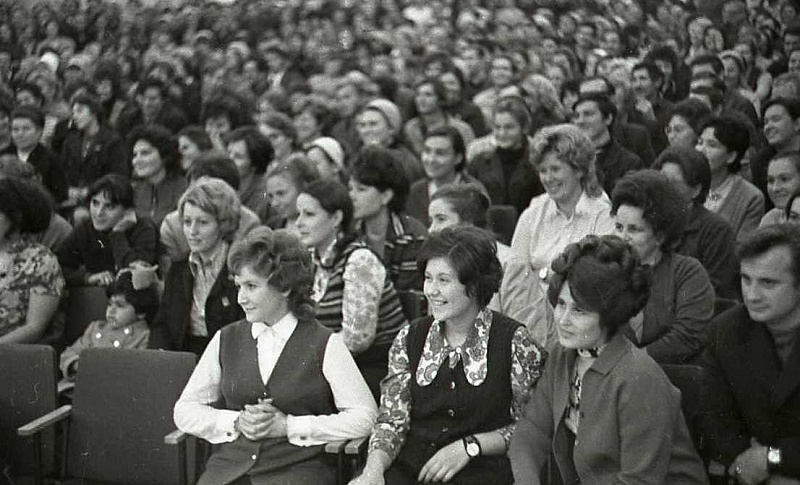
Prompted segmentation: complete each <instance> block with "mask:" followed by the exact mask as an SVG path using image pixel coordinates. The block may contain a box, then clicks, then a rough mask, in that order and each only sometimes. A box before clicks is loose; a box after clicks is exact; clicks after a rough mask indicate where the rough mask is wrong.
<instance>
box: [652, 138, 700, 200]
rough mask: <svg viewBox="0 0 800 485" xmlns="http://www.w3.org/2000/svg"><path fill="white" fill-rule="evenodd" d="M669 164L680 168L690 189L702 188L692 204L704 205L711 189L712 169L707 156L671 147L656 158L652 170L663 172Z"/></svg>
mask: <svg viewBox="0 0 800 485" xmlns="http://www.w3.org/2000/svg"><path fill="white" fill-rule="evenodd" d="M668 163H671V164H673V165H677V166H678V167H680V169H681V173H682V174H683V180H685V181H686V184H687V185H688V186H689V187H693V188H694V187H700V192H698V194H697V195H695V196H694V198H693V199H692V202H693V203H694V205H696V206H701V205H703V203H704V202H705V201H706V197H708V191H709V190H710V188H711V169H710V168H709V166H708V160H707V159H706V157H705V155H703V154H702V153H700V152H698V151H697V150H695V149H693V148H686V147H678V146H671V147H667V148H666V149H664V151H663V152H661V154H659V155H658V157H656V160H655V161H654V162H653V165H652V168H653V169H654V170H661V168H662V167H664V165H666V164H668Z"/></svg>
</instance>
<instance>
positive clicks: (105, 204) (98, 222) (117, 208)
mask: <svg viewBox="0 0 800 485" xmlns="http://www.w3.org/2000/svg"><path fill="white" fill-rule="evenodd" d="M124 214H125V208H124V207H122V204H112V203H111V201H110V200H109V198H108V196H107V195H106V194H105V193H103V192H100V193H97V194H94V195H93V196H92V199H91V200H90V201H89V216H90V217H91V218H92V226H93V227H94V228H95V230H97V231H100V232H103V231H108V230H110V229H111V228H113V227H114V226H115V225H116V224H117V222H119V221H120V219H122V216H123V215H124Z"/></svg>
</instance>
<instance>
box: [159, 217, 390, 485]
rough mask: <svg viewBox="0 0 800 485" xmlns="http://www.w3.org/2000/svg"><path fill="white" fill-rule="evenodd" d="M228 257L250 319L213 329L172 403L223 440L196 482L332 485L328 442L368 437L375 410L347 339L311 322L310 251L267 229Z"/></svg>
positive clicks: (207, 434)
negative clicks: (310, 484) (214, 331)
mask: <svg viewBox="0 0 800 485" xmlns="http://www.w3.org/2000/svg"><path fill="white" fill-rule="evenodd" d="M227 262H228V266H229V268H230V272H231V273H232V274H233V275H234V280H235V282H236V285H237V287H238V301H239V304H240V305H241V307H242V309H243V310H244V313H245V319H244V320H240V321H238V322H235V323H233V324H231V325H228V326H226V327H225V328H223V329H222V330H220V331H218V332H217V333H216V334H215V335H214V337H213V338H212V340H211V342H210V343H209V345H208V347H207V349H206V351H205V352H204V353H203V356H202V357H201V358H200V362H199V363H198V365H197V368H196V369H195V371H194V373H193V374H192V376H191V378H190V379H189V382H188V384H187V385H186V388H185V389H184V391H183V394H182V395H181V397H180V398H179V399H178V402H177V403H176V405H175V413H174V415H175V423H176V424H177V426H178V428H179V429H181V430H183V431H185V432H187V433H190V434H193V435H195V436H199V437H201V438H203V439H205V440H207V441H209V442H211V443H213V444H215V445H217V446H216V447H215V450H214V452H213V454H212V455H211V458H210V459H209V461H208V463H207V464H206V469H205V472H204V473H203V475H202V476H201V477H200V480H199V482H198V483H199V484H201V485H218V484H221V483H225V484H237V485H248V484H251V485H261V484H276V483H285V484H288V483H315V484H320V485H322V484H334V483H336V465H335V457H332V456H331V455H327V454H326V453H325V449H324V445H325V444H326V443H328V442H330V441H334V440H346V439H352V438H359V437H363V436H366V435H367V434H368V433H369V430H370V428H371V426H372V424H373V422H374V421H375V414H376V409H375V402H374V401H373V398H372V395H371V394H370V392H369V389H368V388H367V385H366V383H365V382H364V379H363V378H362V377H361V374H360V373H359V371H358V368H357V367H356V364H355V362H354V361H353V358H352V357H351V356H350V352H349V351H348V350H347V347H345V345H344V342H343V340H342V338H341V336H340V335H338V334H334V333H333V332H332V331H330V330H328V329H326V328H325V327H323V326H322V325H320V324H319V323H318V322H317V321H316V320H315V319H314V303H313V301H312V300H311V298H310V296H309V292H310V289H311V284H312V281H313V264H312V262H311V256H310V255H309V253H308V251H307V250H306V248H305V247H303V245H302V243H301V242H300V241H299V239H297V238H296V237H295V236H293V235H291V234H289V233H288V232H286V231H283V230H280V231H275V232H273V231H272V230H270V229H269V228H265V227H260V228H256V229H254V230H253V231H252V232H250V233H249V234H248V235H247V236H246V237H245V238H244V239H243V240H242V241H240V242H237V243H234V245H233V247H232V248H231V250H230V254H229V255H228V261H227ZM300 382H302V383H303V385H301V386H298V385H297V383H300Z"/></svg>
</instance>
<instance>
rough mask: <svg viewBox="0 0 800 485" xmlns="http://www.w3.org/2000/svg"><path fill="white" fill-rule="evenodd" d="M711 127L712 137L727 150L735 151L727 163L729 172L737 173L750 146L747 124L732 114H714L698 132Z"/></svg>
mask: <svg viewBox="0 0 800 485" xmlns="http://www.w3.org/2000/svg"><path fill="white" fill-rule="evenodd" d="M708 128H711V129H712V130H713V131H714V138H716V139H717V140H719V142H720V143H721V144H722V145H723V146H724V147H725V148H726V149H728V150H729V151H733V152H736V158H735V159H734V160H733V162H731V163H729V164H728V165H727V168H728V172H729V173H739V170H741V168H742V158H743V157H744V154H745V153H746V152H747V149H748V148H750V130H749V129H748V128H747V124H746V123H745V122H744V121H743V120H741V119H739V118H738V117H734V116H715V117H713V118H711V119H709V120H708V121H706V122H705V123H704V124H703V126H702V127H701V128H700V131H699V133H702V132H703V131H705V130H706V129H708Z"/></svg>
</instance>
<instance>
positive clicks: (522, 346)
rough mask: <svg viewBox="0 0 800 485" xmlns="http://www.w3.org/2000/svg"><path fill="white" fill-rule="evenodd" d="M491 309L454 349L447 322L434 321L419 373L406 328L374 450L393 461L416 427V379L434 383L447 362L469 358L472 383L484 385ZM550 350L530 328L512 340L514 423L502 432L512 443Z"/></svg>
mask: <svg viewBox="0 0 800 485" xmlns="http://www.w3.org/2000/svg"><path fill="white" fill-rule="evenodd" d="M491 327H492V312H491V310H487V309H485V308H484V309H483V310H482V311H481V312H480V313H479V314H478V317H477V318H476V319H475V325H474V326H473V329H472V331H471V333H470V334H469V336H468V337H467V339H466V340H465V341H464V344H463V345H461V346H460V347H453V346H451V345H450V344H449V343H448V342H447V338H446V337H445V333H444V324H443V322H439V321H434V322H433V324H432V325H431V328H430V330H429V331H428V335H427V337H426V338H425V343H424V347H423V349H422V356H421V357H420V360H419V364H418V365H417V369H416V371H415V370H414V369H412V368H411V366H410V362H409V355H408V349H407V347H406V338H407V336H408V330H409V327H408V326H406V327H403V329H402V330H400V333H398V334H397V336H396V337H395V339H394V342H393V343H392V348H391V349H390V350H389V373H388V375H387V376H386V378H385V379H384V380H383V382H381V409H380V413H379V416H378V423H377V424H376V425H375V428H374V429H373V430H372V437H371V438H370V443H369V450H370V451H372V450H376V449H378V450H382V451H384V452H385V453H386V454H388V455H389V457H390V458H391V459H392V460H394V459H395V457H396V456H397V454H398V453H399V452H400V449H401V448H402V447H403V444H404V443H405V437H406V433H407V432H408V429H409V427H410V426H411V406H412V403H411V390H410V389H411V379H415V380H416V382H417V384H418V385H420V386H427V385H430V384H431V383H432V382H433V381H434V379H436V375H437V374H438V371H439V369H440V368H441V367H442V365H444V364H445V363H447V365H449V366H450V367H451V368H454V367H455V366H456V365H457V364H458V362H459V361H463V362H464V375H465V376H466V378H467V382H469V383H470V384H471V385H473V386H479V385H481V384H482V383H483V382H484V380H485V379H486V374H487V369H488V360H487V359H488V348H489V331H490V330H491ZM544 359H545V354H544V353H543V352H542V351H541V350H540V349H539V348H538V347H537V346H536V344H535V343H534V342H533V339H531V337H530V334H529V333H528V330H527V328H525V327H524V326H520V327H519V328H517V330H516V332H514V336H513V338H512V340H511V391H512V399H511V408H512V409H511V413H512V416H513V417H514V421H513V422H512V423H511V424H509V425H508V426H505V427H503V428H501V429H499V430H498V431H499V432H500V434H501V436H503V439H504V440H505V442H506V447H508V444H509V443H510V442H511V435H512V434H513V432H514V427H515V426H516V421H517V418H519V416H520V415H521V413H522V411H523V409H524V407H525V404H526V403H527V402H528V397H529V395H530V392H531V390H532V389H533V385H534V384H535V383H536V381H537V380H538V379H539V376H540V375H541V371H542V367H543V366H544Z"/></svg>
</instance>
